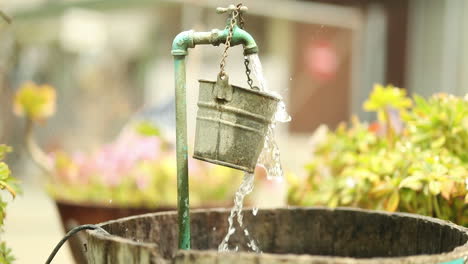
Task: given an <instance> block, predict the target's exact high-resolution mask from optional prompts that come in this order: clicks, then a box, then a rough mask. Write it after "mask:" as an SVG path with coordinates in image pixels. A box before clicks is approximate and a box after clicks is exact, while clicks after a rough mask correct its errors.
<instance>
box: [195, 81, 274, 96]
mask: <svg viewBox="0 0 468 264" xmlns="http://www.w3.org/2000/svg"><path fill="white" fill-rule="evenodd" d="M198 82H200V83H211V84H215V83H216V81H210V80H206V79H198ZM230 85H231V86H232V87H233V88H236V89H242V90H244V91H248V92H251V93H254V94H258V95H261V96H264V97H269V98H270V99H273V100H275V101H277V102H279V101H281V100H282V98H281V97H280V96H279V95H275V94H271V93H267V92H264V91H257V90H253V89H250V88H245V87H242V86H238V85H233V84H230Z"/></svg>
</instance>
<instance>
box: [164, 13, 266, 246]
mask: <svg viewBox="0 0 468 264" xmlns="http://www.w3.org/2000/svg"><path fill="white" fill-rule="evenodd" d="M235 8H236V7H235V6H234V5H230V6H229V7H227V8H217V12H218V13H226V12H232V11H233V10H234V9H235ZM245 11H247V7H245V6H244V7H241V8H240V12H245ZM228 34H229V29H228V28H226V29H224V30H219V29H213V30H211V31H210V32H195V31H193V30H190V31H183V32H181V33H179V34H178V35H177V36H176V37H175V38H174V41H173V43H172V51H171V53H172V55H173V56H174V67H175V68H174V69H175V96H176V98H175V100H176V149H177V210H178V216H179V218H178V224H179V248H180V249H190V207H189V186H188V185H189V184H188V154H187V104H186V69H185V56H187V55H188V49H189V48H194V47H195V46H196V45H202V44H211V45H213V46H218V45H219V44H221V43H224V42H225V41H226V38H227V36H228ZM240 44H242V45H243V47H244V55H246V56H247V55H251V54H254V53H258V47H257V44H256V43H255V40H254V39H253V37H252V36H251V35H250V34H249V33H248V32H246V31H244V30H242V29H241V28H239V27H237V26H235V27H234V30H233V35H232V40H231V46H235V45H240Z"/></svg>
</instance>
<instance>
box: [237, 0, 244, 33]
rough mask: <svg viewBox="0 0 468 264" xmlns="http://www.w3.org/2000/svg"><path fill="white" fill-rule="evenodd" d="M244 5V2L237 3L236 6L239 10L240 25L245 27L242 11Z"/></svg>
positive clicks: (242, 27)
mask: <svg viewBox="0 0 468 264" xmlns="http://www.w3.org/2000/svg"><path fill="white" fill-rule="evenodd" d="M241 7H242V3H239V4H237V6H236V8H237V10H239V23H238V24H239V27H240V28H241V29H244V17H243V16H242V12H240V8H241Z"/></svg>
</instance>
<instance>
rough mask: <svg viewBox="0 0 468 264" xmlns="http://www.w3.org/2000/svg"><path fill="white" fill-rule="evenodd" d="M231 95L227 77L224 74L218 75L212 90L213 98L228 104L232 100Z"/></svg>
mask: <svg viewBox="0 0 468 264" xmlns="http://www.w3.org/2000/svg"><path fill="white" fill-rule="evenodd" d="M232 93H233V89H232V86H231V85H230V84H229V76H228V75H227V74H226V73H224V74H223V73H220V74H218V80H217V81H216V83H215V85H214V89H213V96H214V97H215V98H216V99H218V100H223V101H227V102H230V101H231V100H232Z"/></svg>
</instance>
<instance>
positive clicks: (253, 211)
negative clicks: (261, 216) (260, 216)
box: [252, 207, 258, 215]
mask: <svg viewBox="0 0 468 264" xmlns="http://www.w3.org/2000/svg"><path fill="white" fill-rule="evenodd" d="M257 213H258V207H254V209H253V210H252V214H253V215H257Z"/></svg>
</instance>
